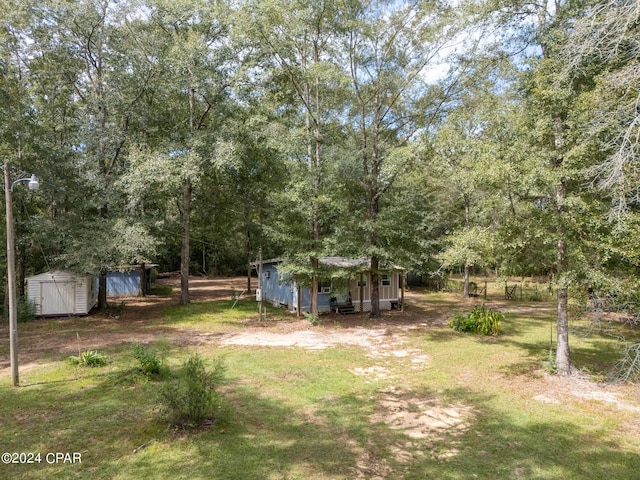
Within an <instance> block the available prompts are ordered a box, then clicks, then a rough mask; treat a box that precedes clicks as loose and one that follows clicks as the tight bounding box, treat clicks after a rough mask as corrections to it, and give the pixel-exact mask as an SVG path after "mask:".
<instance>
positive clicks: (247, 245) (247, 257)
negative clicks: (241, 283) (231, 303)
mask: <svg viewBox="0 0 640 480" xmlns="http://www.w3.org/2000/svg"><path fill="white" fill-rule="evenodd" d="M244 226H245V243H244V253H245V261H246V265H247V293H251V270H252V269H251V228H250V213H249V202H248V201H247V202H246V203H245V206H244Z"/></svg>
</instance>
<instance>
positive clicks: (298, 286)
mask: <svg viewBox="0 0 640 480" xmlns="http://www.w3.org/2000/svg"><path fill="white" fill-rule="evenodd" d="M296 290H297V295H298V312H297V316H298V318H300V317H301V316H302V313H301V311H300V309H301V308H302V293H301V291H300V284H299V283H297V284H296Z"/></svg>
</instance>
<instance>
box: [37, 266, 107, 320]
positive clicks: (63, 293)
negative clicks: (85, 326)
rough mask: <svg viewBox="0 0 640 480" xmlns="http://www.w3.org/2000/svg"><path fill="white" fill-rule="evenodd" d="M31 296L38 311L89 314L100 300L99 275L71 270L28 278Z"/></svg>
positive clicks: (59, 314) (39, 313)
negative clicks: (76, 272) (72, 271)
mask: <svg viewBox="0 0 640 480" xmlns="http://www.w3.org/2000/svg"><path fill="white" fill-rule="evenodd" d="M26 282H27V300H28V301H29V302H31V303H33V304H34V305H35V307H36V315H39V316H43V317H47V316H69V315H87V314H88V313H89V311H90V310H91V309H92V308H93V307H94V306H95V304H96V302H97V301H98V289H97V282H96V276H95V275H90V274H86V275H78V274H75V273H71V272H62V271H54V272H45V273H41V274H39V275H34V276H31V277H28V278H27V279H26Z"/></svg>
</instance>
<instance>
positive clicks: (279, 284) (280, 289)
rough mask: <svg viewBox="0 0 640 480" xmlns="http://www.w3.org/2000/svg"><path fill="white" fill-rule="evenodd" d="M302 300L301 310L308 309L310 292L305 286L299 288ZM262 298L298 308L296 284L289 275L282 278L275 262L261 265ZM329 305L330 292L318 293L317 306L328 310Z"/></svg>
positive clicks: (275, 303) (322, 309)
mask: <svg viewBox="0 0 640 480" xmlns="http://www.w3.org/2000/svg"><path fill="white" fill-rule="evenodd" d="M300 297H301V299H300V300H301V302H302V307H301V311H308V310H309V305H310V304H311V293H310V291H309V289H308V288H307V287H301V288H300ZM262 298H263V300H264V301H266V302H271V303H273V304H274V305H286V306H287V308H291V309H293V308H298V284H297V283H296V281H295V280H293V279H291V278H290V277H288V276H287V277H285V278H283V277H282V276H281V275H280V273H279V272H278V269H277V267H276V265H275V264H265V265H263V267H262ZM330 305H331V294H329V293H318V308H319V309H320V310H321V311H326V312H328V311H329V309H330Z"/></svg>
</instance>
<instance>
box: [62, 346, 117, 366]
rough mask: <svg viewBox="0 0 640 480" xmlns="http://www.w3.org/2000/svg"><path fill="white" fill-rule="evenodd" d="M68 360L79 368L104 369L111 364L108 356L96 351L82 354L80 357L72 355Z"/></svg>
mask: <svg viewBox="0 0 640 480" xmlns="http://www.w3.org/2000/svg"><path fill="white" fill-rule="evenodd" d="M68 360H69V362H70V363H71V364H72V365H77V366H79V367H104V366H105V365H107V363H109V359H108V358H107V356H106V355H104V354H103V353H99V352H96V351H95V350H86V351H84V352H80V353H79V354H78V356H75V355H72V356H71V357H68Z"/></svg>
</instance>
